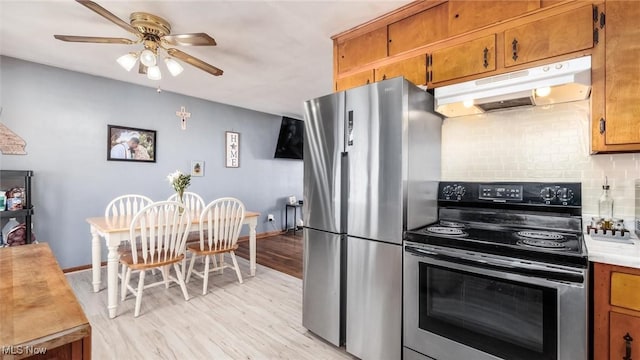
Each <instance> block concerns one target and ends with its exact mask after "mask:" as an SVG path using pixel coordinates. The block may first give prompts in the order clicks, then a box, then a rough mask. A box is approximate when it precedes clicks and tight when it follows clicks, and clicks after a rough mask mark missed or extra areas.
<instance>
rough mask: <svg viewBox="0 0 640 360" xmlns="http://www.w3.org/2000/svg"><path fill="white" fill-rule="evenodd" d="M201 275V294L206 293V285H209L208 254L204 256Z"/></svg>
mask: <svg viewBox="0 0 640 360" xmlns="http://www.w3.org/2000/svg"><path fill="white" fill-rule="evenodd" d="M213 256H215V255H213ZM202 275H203V276H202V278H203V279H202V295H207V285H209V255H205V257H204V272H203V273H202Z"/></svg>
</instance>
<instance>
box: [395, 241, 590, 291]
mask: <svg viewBox="0 0 640 360" xmlns="http://www.w3.org/2000/svg"><path fill="white" fill-rule="evenodd" d="M405 251H406V252H409V253H411V254H413V255H416V256H419V257H427V258H432V259H436V260H441V261H446V262H450V263H455V264H460V265H467V266H474V267H478V268H482V269H489V270H498V271H508V272H510V273H515V274H520V275H525V276H535V277H537V278H544V279H549V280H555V281H562V282H571V283H578V284H583V283H584V281H585V279H584V276H583V275H582V273H580V272H572V271H568V270H563V269H559V268H554V267H546V266H543V265H535V264H526V263H521V262H518V263H517V265H512V264H507V263H505V262H503V261H499V260H497V259H491V258H488V257H487V258H485V257H483V258H482V259H479V258H477V257H474V256H462V255H461V254H444V253H441V252H437V251H433V250H426V249H420V248H417V247H413V246H405Z"/></svg>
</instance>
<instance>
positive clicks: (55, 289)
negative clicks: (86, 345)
mask: <svg viewBox="0 0 640 360" xmlns="http://www.w3.org/2000/svg"><path fill="white" fill-rule="evenodd" d="M90 332H91V327H90V325H89V320H87V317H86V316H85V314H84V312H83V311H82V307H81V306H80V303H79V302H78V300H77V298H76V296H75V294H74V293H73V291H72V290H71V287H70V286H69V283H68V282H67V279H66V277H65V276H64V274H63V273H62V270H60V266H59V265H58V262H57V261H56V258H55V257H54V256H53V253H52V252H51V249H50V248H49V245H48V244H46V243H41V244H30V245H23V246H15V247H6V248H0V347H2V346H20V345H33V346H42V347H47V348H49V349H51V348H53V347H55V346H59V345H61V344H65V343H68V342H71V341H75V340H78V339H80V338H82V337H84V336H87V335H88V334H90Z"/></svg>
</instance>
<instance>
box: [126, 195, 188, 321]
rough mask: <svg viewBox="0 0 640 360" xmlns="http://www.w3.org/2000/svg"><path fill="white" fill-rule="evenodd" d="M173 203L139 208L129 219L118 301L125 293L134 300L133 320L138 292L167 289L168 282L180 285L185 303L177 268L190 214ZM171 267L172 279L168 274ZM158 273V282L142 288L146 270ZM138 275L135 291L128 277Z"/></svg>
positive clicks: (138, 309) (184, 288)
mask: <svg viewBox="0 0 640 360" xmlns="http://www.w3.org/2000/svg"><path fill="white" fill-rule="evenodd" d="M181 209H185V207H184V205H183V204H181V203H179V202H177V201H160V202H156V203H153V204H151V205H149V206H147V207H145V208H143V209H142V210H141V211H140V212H138V214H136V215H135V216H134V217H133V220H132V222H131V227H130V231H129V234H130V238H131V239H132V241H131V250H130V252H128V253H126V254H123V255H122V256H121V257H120V263H122V264H123V265H124V266H126V269H127V270H126V274H125V277H124V281H123V282H122V289H121V290H122V300H123V301H124V300H125V298H126V296H127V293H128V291H131V293H133V294H134V295H135V297H136V306H135V312H134V316H135V317H137V316H138V315H139V314H140V305H141V304H142V292H143V290H144V289H147V288H150V287H153V286H157V285H162V284H164V285H165V287H167V288H168V287H169V281H171V282H175V283H177V284H178V285H180V288H181V289H182V294H183V295H184V299H185V300H189V294H188V293H187V287H186V286H185V283H184V276H183V274H182V272H181V270H180V266H178V265H179V264H180V263H181V262H182V260H183V259H184V255H185V246H186V243H187V237H188V236H189V230H190V228H191V214H189V212H188V211H181ZM171 265H173V268H174V270H175V273H176V276H175V277H173V276H171V274H170V271H171ZM151 269H160V270H161V272H162V275H163V279H162V280H161V281H157V282H154V283H151V284H147V285H145V282H144V281H145V274H146V271H147V270H151ZM132 272H138V273H139V274H140V275H139V276H140V277H139V279H138V287H137V288H134V287H133V286H131V285H130V284H129V281H130V279H131V273H132Z"/></svg>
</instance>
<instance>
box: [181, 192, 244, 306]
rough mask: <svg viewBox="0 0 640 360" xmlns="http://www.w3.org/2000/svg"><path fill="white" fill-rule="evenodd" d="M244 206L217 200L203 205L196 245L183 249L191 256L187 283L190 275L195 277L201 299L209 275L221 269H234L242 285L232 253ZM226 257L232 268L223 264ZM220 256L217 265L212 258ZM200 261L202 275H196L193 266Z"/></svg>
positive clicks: (235, 200) (240, 275) (231, 199)
mask: <svg viewBox="0 0 640 360" xmlns="http://www.w3.org/2000/svg"><path fill="white" fill-rule="evenodd" d="M244 215H245V208H244V204H243V203H242V202H241V201H240V200H238V199H235V198H230V197H227V198H221V199H217V200H214V201H212V202H211V203H209V205H207V206H206V207H205V208H204V209H203V210H202V214H201V215H200V226H199V230H200V241H199V242H198V243H192V244H188V245H187V249H188V251H189V252H190V253H192V256H191V262H190V264H189V272H188V273H187V282H189V280H190V279H191V275H192V274H195V275H197V276H198V277H200V278H202V279H203V284H202V295H205V294H206V293H207V285H208V283H209V273H210V272H213V271H218V270H220V271H222V270H223V269H225V268H234V269H235V270H236V275H237V276H238V282H240V283H241V284H242V274H241V273H240V267H239V266H238V261H237V260H236V255H235V251H236V249H238V237H239V236H240V228H241V227H242V221H243V220H244ZM225 253H229V255H230V256H231V260H232V261H233V266H231V265H229V264H227V263H225V262H224V254H225ZM216 255H220V259H219V263H218V264H216V261H215V256H216ZM201 256H202V257H204V271H203V272H198V271H196V270H194V268H193V266H194V264H195V260H196V258H197V257H201ZM211 258H213V262H214V264H213V265H214V266H213V268H211V269H210V268H209V260H210V259H211Z"/></svg>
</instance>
